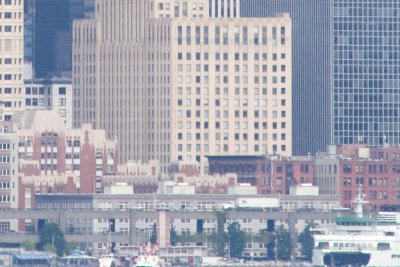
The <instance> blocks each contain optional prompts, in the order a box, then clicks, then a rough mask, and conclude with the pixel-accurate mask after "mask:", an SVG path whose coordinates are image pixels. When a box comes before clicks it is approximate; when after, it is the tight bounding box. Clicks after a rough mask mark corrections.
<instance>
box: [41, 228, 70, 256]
mask: <svg viewBox="0 0 400 267" xmlns="http://www.w3.org/2000/svg"><path fill="white" fill-rule="evenodd" d="M65 244H66V242H65V239H64V234H63V232H62V231H61V229H60V227H59V226H58V225H57V224H55V223H48V224H45V225H44V226H43V228H42V230H41V231H40V233H39V244H38V247H39V249H44V248H45V246H46V245H51V246H54V247H55V248H56V251H57V255H58V256H62V255H63V254H64V250H65Z"/></svg>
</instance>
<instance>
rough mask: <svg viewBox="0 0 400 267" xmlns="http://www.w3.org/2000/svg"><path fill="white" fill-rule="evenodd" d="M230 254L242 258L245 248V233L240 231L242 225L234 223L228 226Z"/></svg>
mask: <svg viewBox="0 0 400 267" xmlns="http://www.w3.org/2000/svg"><path fill="white" fill-rule="evenodd" d="M228 239H229V242H228V243H229V253H230V256H231V257H234V258H240V257H241V256H242V253H243V250H244V246H245V242H246V240H245V232H244V231H242V230H240V224H239V223H238V222H233V223H231V224H229V226H228Z"/></svg>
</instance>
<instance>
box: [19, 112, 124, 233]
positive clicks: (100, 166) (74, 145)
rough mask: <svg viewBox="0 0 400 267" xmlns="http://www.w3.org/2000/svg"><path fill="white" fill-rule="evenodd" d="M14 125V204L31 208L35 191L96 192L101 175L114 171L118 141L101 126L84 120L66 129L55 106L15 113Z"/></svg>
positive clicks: (98, 190) (54, 192)
mask: <svg viewBox="0 0 400 267" xmlns="http://www.w3.org/2000/svg"><path fill="white" fill-rule="evenodd" d="M13 127H14V134H15V136H16V138H17V140H18V143H17V147H18V150H17V151H18V160H19V164H18V166H19V167H18V195H19V197H18V200H17V201H18V208H21V209H25V208H31V207H34V205H35V203H34V202H35V199H34V195H35V193H50V194H52V193H53V194H60V193H66V194H75V193H82V194H83V193H85V194H87V193H98V192H101V180H102V177H103V176H104V175H111V174H114V173H115V171H116V166H117V163H118V162H117V160H116V158H117V154H118V149H117V142H116V141H115V140H113V141H112V140H108V139H107V138H106V134H105V132H104V130H93V129H92V128H91V125H89V124H84V125H82V127H81V128H79V129H70V128H68V127H66V125H65V122H64V119H63V118H61V117H60V116H59V115H58V114H57V112H56V111H44V110H36V111H26V112H16V113H15V114H14V117H13ZM25 223H28V224H25ZM25 223H24V222H22V223H21V222H20V224H19V229H20V230H21V228H22V229H23V228H26V227H28V225H29V223H30V222H25ZM24 224H25V226H24Z"/></svg>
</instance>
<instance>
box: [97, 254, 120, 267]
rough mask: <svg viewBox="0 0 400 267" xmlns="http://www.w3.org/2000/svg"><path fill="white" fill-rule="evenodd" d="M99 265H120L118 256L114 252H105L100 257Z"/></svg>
mask: <svg viewBox="0 0 400 267" xmlns="http://www.w3.org/2000/svg"><path fill="white" fill-rule="evenodd" d="M99 267H118V265H117V258H116V257H115V255H114V254H113V253H109V254H104V255H102V256H100V258H99Z"/></svg>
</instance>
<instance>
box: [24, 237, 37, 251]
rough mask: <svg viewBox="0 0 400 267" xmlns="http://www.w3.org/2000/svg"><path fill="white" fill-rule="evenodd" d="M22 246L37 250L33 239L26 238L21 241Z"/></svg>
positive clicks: (26, 248)
mask: <svg viewBox="0 0 400 267" xmlns="http://www.w3.org/2000/svg"><path fill="white" fill-rule="evenodd" d="M21 247H23V248H25V250H35V242H33V241H32V240H31V239H25V240H24V241H23V242H22V243H21Z"/></svg>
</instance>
